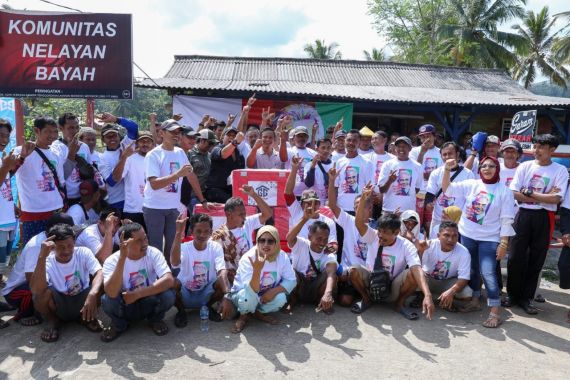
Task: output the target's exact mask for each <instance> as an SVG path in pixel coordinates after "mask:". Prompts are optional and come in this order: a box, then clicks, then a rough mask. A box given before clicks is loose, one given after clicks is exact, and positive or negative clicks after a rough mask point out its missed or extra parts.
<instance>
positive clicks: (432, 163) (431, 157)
mask: <svg viewBox="0 0 570 380" xmlns="http://www.w3.org/2000/svg"><path fill="white" fill-rule="evenodd" d="M421 149H422V148H421V146H416V147H414V148H412V150H411V151H410V159H412V160H414V161H416V162H417V163H418V164H420V165H421V167H422V184H421V187H420V192H421V193H425V191H426V187H427V184H428V181H427V180H425V179H424V177H425V176H426V175H427V176H429V175H430V174H431V172H433V171H434V170H435V169H437V168H439V167H440V166H443V164H444V162H443V159H442V158H441V154H440V152H439V148H438V147H436V146H434V147H432V148H430V149H428V151H427V152H426V153H425V154H424V158H423V160H422V162H418V158H419V157H420V151H421ZM428 179H429V177H428Z"/></svg>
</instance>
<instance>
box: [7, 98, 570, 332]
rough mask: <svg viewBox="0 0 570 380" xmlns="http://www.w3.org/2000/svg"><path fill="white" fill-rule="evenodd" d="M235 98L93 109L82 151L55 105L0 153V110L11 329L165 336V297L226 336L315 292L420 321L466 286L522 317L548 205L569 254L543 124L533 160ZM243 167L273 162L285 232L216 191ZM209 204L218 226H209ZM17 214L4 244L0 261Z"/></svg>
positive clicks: (323, 301)
mask: <svg viewBox="0 0 570 380" xmlns="http://www.w3.org/2000/svg"><path fill="white" fill-rule="evenodd" d="M254 103H255V98H254V97H252V98H250V99H249V100H248V102H247V104H246V106H245V107H243V110H242V112H241V115H239V117H235V116H234V115H230V117H229V118H228V120H227V122H224V121H217V120H215V119H214V118H212V117H210V116H208V115H206V116H205V117H204V119H203V120H202V122H201V123H200V125H198V126H193V127H194V128H190V127H189V126H184V125H183V121H182V120H181V117H180V116H179V115H175V116H174V117H173V118H172V119H169V120H166V121H164V122H162V123H157V122H156V115H154V114H153V115H151V128H150V131H142V130H139V126H138V125H137V124H136V123H135V122H133V121H131V120H129V119H127V118H124V117H116V116H115V115H112V114H109V113H104V114H103V115H101V116H100V120H101V122H102V123H103V124H104V126H103V127H102V129H101V131H100V136H101V141H102V145H103V151H102V152H99V151H98V150H97V134H98V133H97V131H95V130H94V129H91V128H80V127H79V120H78V118H77V117H76V116H75V115H73V114H70V113H65V114H63V115H61V116H60V117H59V118H58V119H57V120H54V119H52V118H49V117H38V118H36V119H35V120H34V126H33V129H34V134H35V140H34V141H33V142H26V143H24V144H23V145H22V146H19V147H16V148H15V149H14V150H13V151H11V152H6V151H5V149H6V146H7V144H8V140H9V136H10V133H11V132H12V126H11V125H10V123H9V122H6V121H1V122H0V151H2V159H1V166H0V178H1V179H2V187H1V191H2V197H0V203H1V204H0V274H2V276H3V277H2V285H3V289H2V294H3V296H4V299H5V302H2V303H0V307H1V308H2V311H15V315H14V316H13V318H12V320H13V321H17V322H19V323H20V324H21V325H23V326H33V325H37V324H40V323H44V324H45V328H44V329H43V331H42V333H41V339H42V340H43V341H45V342H54V341H57V340H58V338H59V335H60V332H61V329H62V328H63V327H64V325H65V323H66V322H70V321H76V320H78V321H80V322H81V323H82V324H83V325H84V326H85V327H86V328H87V329H88V330H89V331H92V332H99V333H100V334H101V335H100V336H101V339H102V340H103V341H105V342H110V341H113V340H114V339H116V338H117V337H118V336H120V335H121V334H122V333H124V332H125V331H126V330H127V328H128V326H129V325H130V324H131V322H134V321H138V320H146V321H147V322H148V324H149V325H150V327H151V329H152V331H153V332H154V333H155V334H157V335H165V334H166V333H168V330H169V327H168V324H167V323H166V322H165V320H164V318H165V313H166V312H167V311H168V310H169V309H171V308H172V307H173V306H175V307H176V310H177V312H176V314H175V318H174V321H173V322H174V325H175V326H176V327H177V328H183V327H185V326H187V324H188V315H187V313H188V310H192V309H201V308H203V307H204V306H206V307H207V308H208V309H209V313H208V315H209V319H210V320H212V321H222V320H234V322H233V328H232V330H233V332H236V333H237V332H240V331H242V330H243V329H244V328H245V327H246V325H247V323H248V322H249V320H250V318H252V317H253V318H255V319H258V320H261V321H264V322H266V323H269V324H275V323H277V320H276V318H275V317H274V316H272V315H271V313H273V312H276V311H278V310H291V309H292V308H294V307H295V306H296V305H297V304H298V303H300V302H302V303H309V304H313V305H314V306H315V307H316V309H315V310H316V311H317V312H321V311H322V312H323V313H324V314H330V313H332V312H333V311H334V304H335V303H338V304H339V305H340V306H343V307H348V308H349V309H350V311H351V312H353V313H357V314H360V313H363V312H365V311H366V310H367V309H368V308H369V307H370V306H371V305H372V304H374V303H376V302H386V303H391V304H392V305H393V308H394V310H395V311H396V312H397V313H399V314H401V316H402V317H403V318H406V319H407V320H416V319H418V318H419V317H420V315H421V314H422V313H423V314H424V315H425V317H426V318H427V319H432V317H433V315H434V313H435V310H436V307H438V308H440V309H441V310H446V311H449V312H457V311H460V312H473V311H478V310H481V309H482V305H481V297H482V288H483V284H484V290H485V293H486V302H487V306H488V307H489V314H488V317H486V318H485V320H484V321H483V322H482V323H483V326H485V327H488V328H496V327H498V326H500V325H501V324H502V322H503V319H504V317H503V313H502V312H501V307H513V306H518V307H521V308H522V310H524V312H526V313H528V314H531V315H535V314H538V313H539V308H537V307H536V306H535V304H534V300H537V301H544V299H543V298H542V297H540V296H539V295H538V294H537V287H538V285H539V283H540V274H541V270H542V267H543V264H544V262H545V258H546V255H547V251H548V248H549V244H550V243H551V241H552V237H553V231H554V225H555V214H556V213H557V210H558V208H559V207H560V215H561V217H560V218H561V232H562V239H561V240H562V245H563V246H564V249H563V253H562V255H568V254H569V252H570V248H569V247H570V223H569V222H570V216H569V215H570V192H567V191H566V190H567V187H568V171H567V169H566V168H565V167H564V166H562V165H560V164H558V163H555V162H553V161H552V154H553V152H554V151H555V150H556V148H557V146H558V139H557V138H556V137H555V136H553V135H549V134H545V135H539V136H536V138H535V141H534V148H533V150H534V159H531V160H528V161H525V162H520V160H521V157H522V153H523V151H522V148H521V146H520V144H519V142H518V141H516V140H513V139H508V140H506V141H503V142H502V143H501V142H500V140H499V139H498V138H497V137H496V136H486V134H481V133H478V134H476V135H475V136H472V135H470V136H467V138H465V140H464V142H463V143H462V144H461V145H459V144H457V143H456V142H453V141H447V142H444V138H443V135H441V136H440V135H439V134H438V132H437V130H436V128H435V127H434V126H433V125H430V124H426V125H423V126H421V127H420V128H419V130H418V131H417V135H416V134H414V136H410V137H407V136H400V135H398V134H396V133H393V134H392V135H390V136H389V135H388V134H387V133H386V132H385V131H383V130H378V131H372V130H370V129H369V128H367V127H364V128H362V129H360V130H358V129H350V130H345V129H344V128H343V122H342V120H341V121H339V122H338V123H337V124H336V125H335V126H331V127H329V128H327V129H326V133H325V137H324V138H322V139H316V135H317V133H316V131H317V129H316V125H315V126H311V127H309V128H310V129H311V131H309V128H307V127H306V126H297V127H292V119H291V117H290V116H282V117H279V118H276V117H275V115H274V114H272V113H271V112H270V109H267V110H265V109H263V112H262V122H261V124H260V125H251V124H250V123H249V122H248V115H249V112H250V110H251V108H252V107H253V104H254ZM236 120H237V124H236V125H235V126H234V125H233V124H234V122H235V121H236ZM245 168H249V169H265V170H276V169H286V170H288V178H287V182H286V184H285V192H284V195H283V196H284V199H285V202H286V205H287V208H288V210H289V214H290V219H289V221H288V222H289V230H288V233H287V234H286V236H280V234H279V231H278V229H277V228H276V227H274V225H275V222H276V220H275V219H276V216H275V215H274V212H273V209H272V207H270V206H269V205H268V204H267V203H266V201H265V200H264V199H263V197H262V196H260V195H259V194H257V193H256V192H255V190H254V188H253V187H251V186H249V185H244V186H242V187H241V188H240V189H234V188H233V187H234V186H233V184H232V175H231V174H232V171H234V170H236V169H245ZM12 176H14V177H15V183H16V186H17V189H18V199H17V202H16V203H15V201H14V198H13V196H12V189H11V183H12V182H11V177H12ZM236 190H239V191H240V192H242V193H243V194H244V195H247V196H248V197H249V199H251V200H253V201H254V202H255V204H256V207H257V213H252V212H250V211H248V210H249V208H246V205H245V204H244V201H243V200H242V198H240V197H236V196H233V195H235V193H236ZM215 204H223V210H224V214H225V222H224V223H223V224H221V225H220V226H217V227H216V228H215V229H214V223H213V219H212V217H211V216H210V215H208V213H209V210H210V209H211V208H212V206H213V205H215ZM197 205H201V206H202V207H201V208H200V210H202V213H199V212H196V211H195V206H197ZM327 215H329V216H327ZM18 222H19V223H18ZM18 225H20V226H21V228H20V231H21V236H20V239H21V245H22V247H23V249H22V250H21V252H20V253H19V255H18V256H17V259H16V260H13V261H14V262H15V263H14V265H13V266H12V267H10V266H9V265H8V261H9V260H8V259H9V258H10V256H11V247H12V246H13V241H14V236H15V231H16V228H17V226H18ZM282 242H286V243H285V244H286V245H287V247H288V249H287V251H290V252H289V253H287V252H285V251H284V250H283V249H282V246H281V243H282ZM507 257H508V260H507V281H506V284H503V276H502V273H501V265H500V263H501V260H502V259H504V258H507ZM560 272H561V286H563V284H565V285H564V286H565V287H568V282H570V278H569V277H568V270H567V269H566V270H562V267H561V271H560ZM99 308H102V310H103V312H104V313H105V314H107V315H108V317H109V318H110V321H111V322H110V324H108V325H107V326H103V325H102V324H101V322H100V321H99V319H98V315H99V312H100V311H99ZM568 318H569V321H570V313H569V315H568ZM7 326H8V322H7V321H4V320H0V327H2V328H3V327H7Z"/></svg>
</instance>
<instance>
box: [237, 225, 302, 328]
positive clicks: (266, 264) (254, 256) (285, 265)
mask: <svg viewBox="0 0 570 380" xmlns="http://www.w3.org/2000/svg"><path fill="white" fill-rule="evenodd" d="M256 242H257V245H256V246H254V247H252V248H251V249H250V250H249V251H248V252H247V253H246V254H245V255H243V256H242V258H241V260H240V261H239V266H238V271H237V274H236V277H235V279H234V284H233V286H232V292H231V294H230V295H229V297H230V298H231V300H232V302H233V304H234V306H235V307H236V308H237V311H238V312H239V313H240V317H239V318H238V320H237V321H236V323H235V325H234V328H233V330H232V332H234V333H239V332H240V331H242V330H243V329H244V328H245V325H246V323H247V321H248V320H249V317H250V315H251V314H254V315H255V317H256V318H257V319H259V320H261V321H263V322H266V323H269V324H272V325H274V324H277V323H278V322H277V320H275V318H273V317H270V316H268V315H267V313H273V312H276V311H278V310H279V309H281V307H283V305H285V303H286V302H287V296H286V294H290V293H291V292H292V291H293V289H294V288H295V286H296V285H297V278H296V277H295V271H294V270H293V266H292V265H291V261H290V260H289V256H287V254H286V253H285V252H283V251H281V248H280V246H279V232H278V231H277V229H276V228H275V227H273V226H263V227H261V228H260V229H259V231H258V232H257V236H256Z"/></svg>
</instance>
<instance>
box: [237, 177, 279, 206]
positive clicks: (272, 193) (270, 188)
mask: <svg viewBox="0 0 570 380" xmlns="http://www.w3.org/2000/svg"><path fill="white" fill-rule="evenodd" d="M288 176H289V171H288V170H266V169H239V170H234V171H233V173H232V183H233V196H234V197H239V198H241V199H243V201H244V202H245V204H246V205H250V206H255V205H256V204H255V201H254V200H253V199H252V198H250V197H248V196H246V195H245V194H244V193H242V192H241V191H240V188H241V187H242V186H243V185H249V186H252V187H253V189H254V190H255V192H256V193H257V194H259V196H260V197H261V198H263V199H264V200H265V202H267V204H268V205H269V206H272V207H273V206H281V207H284V206H286V204H285V197H284V194H285V183H286V182H287V177H288Z"/></svg>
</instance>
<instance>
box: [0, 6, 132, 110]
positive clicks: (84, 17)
mask: <svg viewBox="0 0 570 380" xmlns="http://www.w3.org/2000/svg"><path fill="white" fill-rule="evenodd" d="M0 56H1V57H2V59H0V78H2V80H1V81H0V96H9V97H61V98H99V99H132V96H133V70H132V25H131V15H129V14H108V13H81V14H77V13H59V12H58V13H56V12H36V11H5V10H3V11H0Z"/></svg>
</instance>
